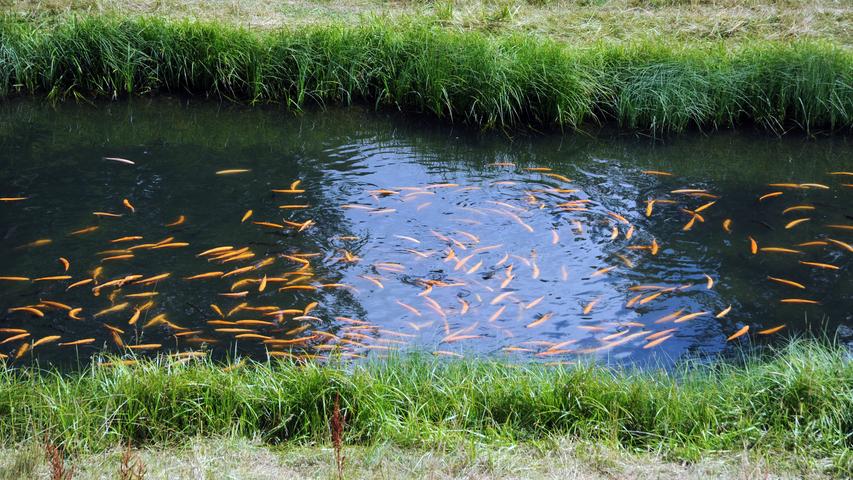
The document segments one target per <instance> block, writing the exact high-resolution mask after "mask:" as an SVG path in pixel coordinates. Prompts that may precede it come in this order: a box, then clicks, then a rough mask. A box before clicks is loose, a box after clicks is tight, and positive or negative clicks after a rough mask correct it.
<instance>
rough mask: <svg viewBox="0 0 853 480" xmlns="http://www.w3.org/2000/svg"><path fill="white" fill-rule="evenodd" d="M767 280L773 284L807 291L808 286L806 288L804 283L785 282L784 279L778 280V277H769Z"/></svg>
mask: <svg viewBox="0 0 853 480" xmlns="http://www.w3.org/2000/svg"><path fill="white" fill-rule="evenodd" d="M767 279H768V280H770V281H771V282H776V283H780V284H782V285H788V286H791V287H796V288H800V289H803V290H805V289H806V286H805V285H803V284H802V283H797V282H794V281H791V280H785V279H784V278H777V277H770V276H768V277H767Z"/></svg>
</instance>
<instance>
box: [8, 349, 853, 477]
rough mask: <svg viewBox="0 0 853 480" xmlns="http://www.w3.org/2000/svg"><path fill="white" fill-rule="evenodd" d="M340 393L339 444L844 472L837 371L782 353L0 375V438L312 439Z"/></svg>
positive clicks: (79, 445) (84, 444)
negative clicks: (746, 462)
mask: <svg viewBox="0 0 853 480" xmlns="http://www.w3.org/2000/svg"><path fill="white" fill-rule="evenodd" d="M338 395H339V396H340V400H341V406H342V409H343V412H344V415H345V418H346V427H345V430H344V438H345V441H346V443H348V444H361V445H371V444H376V443H389V442H390V443H391V444H394V445H397V446H402V447H412V446H424V445H433V446H434V445H464V444H466V443H470V442H479V443H487V444H501V443H516V442H528V441H536V440H541V439H545V438H550V437H554V436H559V435H568V436H571V437H574V438H578V439H581V440H584V441H590V442H594V443H596V444H599V445H604V446H609V447H614V448H625V449H628V450H637V451H645V452H659V453H661V454H663V455H665V456H667V457H669V458H676V459H687V460H693V459H698V458H700V457H702V456H704V455H707V454H710V453H713V452H716V453H719V452H740V451H743V450H744V449H750V450H753V451H757V452H769V453H771V454H772V453H773V452H780V453H782V454H787V455H788V456H791V455H794V456H798V457H801V458H802V459H803V461H813V462H816V461H824V460H825V461H827V462H829V463H830V464H831V465H832V468H833V469H834V471H836V472H846V473H849V472H853V455H852V454H853V451H851V447H853V443H851V442H853V363H851V361H850V358H849V354H848V353H847V352H846V351H845V350H844V349H840V348H838V349H836V348H831V347H824V346H819V345H816V344H812V343H794V344H792V345H791V346H789V347H788V348H786V349H785V350H782V351H780V352H778V353H776V354H775V355H774V356H772V358H766V359H762V360H758V359H753V360H749V361H747V362H745V363H744V364H741V365H734V364H728V363H716V364H714V365H711V366H699V365H693V366H685V367H683V369H682V370H680V371H679V372H676V373H675V374H668V373H666V372H636V371H630V370H624V369H615V370H613V369H607V368H604V367H598V366H577V367H571V368H549V367H542V366H533V365H512V364H505V363H500V362H487V361H472V362H462V361H458V362H449V363H438V362H435V361H433V360H432V359H429V360H427V359H422V358H417V357H414V358H406V359H398V360H391V361H386V362H383V363H376V364H366V365H361V366H355V367H351V366H350V367H345V366H335V365H327V366H318V365H307V366H295V365H291V364H286V363H276V364H264V363H250V364H247V365H245V366H243V367H241V368H237V369H234V370H232V371H223V369H222V368H221V367H218V366H216V365H213V364H211V363H206V362H204V361H202V362H198V363H191V364H181V365H177V364H169V363H168V362H167V361H165V360H161V361H160V362H143V363H141V364H139V365H137V366H129V367H93V368H91V369H89V370H87V371H85V372H82V373H73V374H59V373H51V372H43V371H35V370H24V371H21V370H11V369H10V370H3V371H2V372H0V438H3V439H4V442H5V444H6V445H10V444H14V443H15V442H20V441H26V440H28V439H34V438H35V439H39V438H42V436H43V435H44V434H45V433H46V434H48V435H49V436H50V437H51V438H52V439H54V441H55V442H57V443H60V444H62V445H64V446H65V448H67V449H68V451H71V452H75V451H91V450H96V451H97V450H100V449H105V448H110V447H113V446H115V445H117V444H122V443H124V442H127V441H131V442H134V443H136V444H145V443H160V444H163V443H165V444H175V443H179V442H183V441H185V440H186V439H189V438H191V437H196V436H202V437H210V436H237V437H243V438H258V439H261V440H262V441H264V442H267V443H273V444H275V443H279V442H286V441H297V442H306V441H307V442H314V441H319V442H325V441H328V438H329V419H330V418H331V415H332V405H333V399H334V398H335V397H337V396H338Z"/></svg>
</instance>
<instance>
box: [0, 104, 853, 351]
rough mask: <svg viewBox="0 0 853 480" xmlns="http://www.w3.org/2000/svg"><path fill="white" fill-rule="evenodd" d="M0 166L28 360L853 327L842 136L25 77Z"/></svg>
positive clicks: (632, 342)
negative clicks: (647, 134) (471, 119)
mask: <svg viewBox="0 0 853 480" xmlns="http://www.w3.org/2000/svg"><path fill="white" fill-rule="evenodd" d="M129 162H132V163H129ZM0 166H2V168H0V197H3V201H2V202H0V277H3V279H2V280H0V311H2V313H0V342H2V343H0V354H2V355H6V356H8V361H13V362H17V363H18V364H20V363H29V362H31V361H34V360H35V359H38V360H39V361H40V362H41V363H42V364H46V363H47V364H62V363H66V362H85V361H88V359H89V358H90V357H91V356H92V355H98V354H100V353H102V352H111V353H115V354H120V353H122V354H123V353H127V354H135V355H139V354H145V355H153V354H158V353H162V352H168V353H176V352H187V351H190V352H196V351H205V352H209V353H210V354H211V355H214V356H224V355H230V356H234V355H248V356H252V357H255V358H265V357H266V356H267V355H273V356H276V357H287V356H290V355H294V356H297V357H300V358H327V357H328V356H329V355H342V356H344V357H345V358H349V357H352V358H360V357H370V356H380V355H387V354H389V353H390V352H392V351H396V350H402V351H409V350H422V351H428V352H435V353H436V354H437V355H447V356H456V355H463V356H466V357H472V356H500V357H506V356H508V357H510V358H516V359H520V360H534V361H541V362H571V361H576V360H577V359H578V358H579V357H582V356H589V355H592V356H596V357H599V358H601V359H604V360H607V361H614V362H631V363H637V364H643V363H648V362H653V363H655V364H661V363H664V364H668V363H670V362H672V361H674V360H676V359H679V358H682V357H684V356H691V357H695V356H700V357H701V356H708V355H713V354H718V353H721V352H725V351H727V349H729V350H728V351H731V350H732V349H733V347H734V346H736V345H737V346H744V345H749V344H762V343H772V342H779V341H782V339H784V338H787V337H788V336H791V335H825V334H829V335H838V336H839V337H840V338H841V340H842V341H850V340H852V339H853V333H852V332H851V329H850V328H849V327H850V326H853V319H851V310H850V306H851V300H853V282H852V281H851V280H853V276H851V271H850V270H851V269H850V267H851V265H852V264H853V261H851V259H853V253H851V247H850V244H851V243H853V229H851V228H853V227H851V226H853V208H851V206H853V188H851V185H853V174H850V173H849V172H851V171H853V145H851V143H850V141H849V138H846V137H844V136H835V137H832V138H820V139H805V138H802V137H798V136H791V137H785V138H782V139H779V138H775V137H771V136H769V135H768V134H754V133H746V132H717V133H713V134H711V135H702V134H699V133H694V134H688V135H680V136H677V137H673V138H670V139H667V140H665V141H653V140H651V139H648V138H642V137H638V136H635V135H625V134H623V135H610V134H599V135H596V136H587V135H582V134H572V135H560V134H547V135H538V134H533V135H523V136H519V137H517V138H513V139H510V138H508V137H507V136H505V135H502V134H478V133H476V132H471V131H468V130H464V129H460V128H453V127H450V126H446V125H435V124H430V123H427V122H425V121H423V120H419V119H414V120H413V119H411V118H405V117H401V116H395V115H385V114H377V113H374V112H365V111H362V110H360V109H349V110H330V111H326V112H316V113H306V114H304V115H301V116H293V115H291V114H288V113H285V112H282V111H280V110H276V109H273V108H247V107H237V106H222V105H218V104H211V103H203V102H192V103H191V104H188V103H187V102H186V101H185V100H179V99H171V98H156V99H145V100H139V99H136V100H133V101H132V102H123V103H109V104H97V105H91V104H74V103H65V104H61V105H58V106H50V105H45V104H41V103H33V102H29V101H11V102H5V103H3V104H2V106H0ZM223 171H225V172H223ZM771 184H776V185H771ZM276 190H278V191H276ZM17 197H24V199H21V200H18V199H17ZM650 200H652V202H651V203H650ZM250 210H251V215H249V213H248V211H250ZM96 212H97V213H96ZM105 214H106V215H105ZM797 220H801V221H797ZM750 239H754V241H755V245H754V246H755V247H756V249H757V250H756V253H753V245H752V244H751V240H750ZM220 247H221V248H220ZM768 248H769V250H768ZM211 249H214V250H213V251H212V252H209V253H205V252H206V251H208V250H211ZM776 249H782V250H776ZM788 250H790V251H788ZM65 261H67V262H68V263H67V271H66V264H65V263H64V262H65ZM193 276H200V277H199V278H194V279H188V277H193ZM16 277H21V278H16ZM44 277H47V279H44ZM745 327H748V330H746V329H745ZM738 333H740V335H737V334H738ZM732 336H736V337H735V338H732V339H731V340H727V339H728V338H730V337H732ZM24 345H29V346H28V347H26V346H24Z"/></svg>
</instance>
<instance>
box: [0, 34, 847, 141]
mask: <svg viewBox="0 0 853 480" xmlns="http://www.w3.org/2000/svg"><path fill="white" fill-rule="evenodd" d="M851 78H853V54H851V53H850V52H849V51H848V50H846V49H844V48H842V47H837V46H834V45H832V44H829V43H822V42H794V43H790V44H787V43H785V44H782V43H773V42H758V43H754V44H750V45H748V46H737V47H726V46H724V45H722V44H696V45H688V46H675V45H669V44H655V43H651V42H640V43H636V44H631V45H622V44H607V43H598V44H591V45H585V46H582V47H581V46H570V45H566V44H564V43H557V42H554V41H551V40H547V39H542V38H538V37H533V36H527V35H489V34H485V33H479V32H472V31H464V32H459V31H451V30H449V29H446V28H443V27H442V26H441V25H440V24H439V23H436V22H432V21H427V20H424V19H416V18H414V17H413V18H406V19H398V20H397V21H394V22H393V24H392V22H391V21H390V20H387V19H385V20H383V19H375V20H372V21H369V22H364V23H362V24H359V25H357V26H344V25H340V24H331V25H323V26H312V27H306V28H303V29H298V30H263V31H251V30H246V29H240V28H236V27H231V26H226V25H217V24H208V23H198V22H188V21H178V22H175V21H163V20H157V19H146V18H141V19H116V18H106V17H83V18H76V19H73V20H70V21H67V22H63V23H60V24H53V23H49V22H48V23H39V22H37V21H31V20H21V19H20V18H18V17H6V18H5V19H4V20H3V21H2V22H0V95H2V96H10V95H15V94H46V95H48V96H49V97H51V98H67V97H72V98H73V97H87V96H108V97H119V96H124V95H141V94H147V93H156V92H171V93H188V94H193V95H203V96H209V97H214V98H222V99H228V100H235V101H247V102H272V103H279V104H282V105H285V106H287V107H289V108H293V109H301V108H305V107H310V106H312V105H330V104H349V103H353V102H359V103H367V104H371V105H376V106H377V107H382V106H391V107H396V108H399V109H401V110H403V111H411V112H424V113H431V114H434V115H436V116H438V117H443V118H449V119H451V120H453V121H463V122H466V123H469V124H474V125H477V126H480V127H484V128H489V127H500V128H507V127H515V126H532V127H543V128H554V127H557V128H570V129H571V128H584V127H586V126H590V125H596V124H602V123H610V122H615V123H616V124H618V125H620V126H622V127H626V128H631V129H644V130H651V131H655V132H664V131H679V130H684V129H687V128H693V127H700V128H721V127H731V126H735V125H738V124H742V123H756V124H759V125H761V126H764V127H766V128H769V129H772V130H774V131H783V130H784V129H786V128H789V127H798V128H801V129H803V130H805V131H808V132H814V131H817V130H823V129H845V130H846V129H849V128H850V127H851V125H853V84H851V83H850V79H851Z"/></svg>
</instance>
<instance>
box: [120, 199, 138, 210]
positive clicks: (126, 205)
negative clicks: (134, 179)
mask: <svg viewBox="0 0 853 480" xmlns="http://www.w3.org/2000/svg"><path fill="white" fill-rule="evenodd" d="M121 204H122V205H124V206H125V207H127V209H128V210H130V213H136V208H134V206H133V204H132V203H130V200H128V199H126V198H125V199H124V200H122V201H121Z"/></svg>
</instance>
